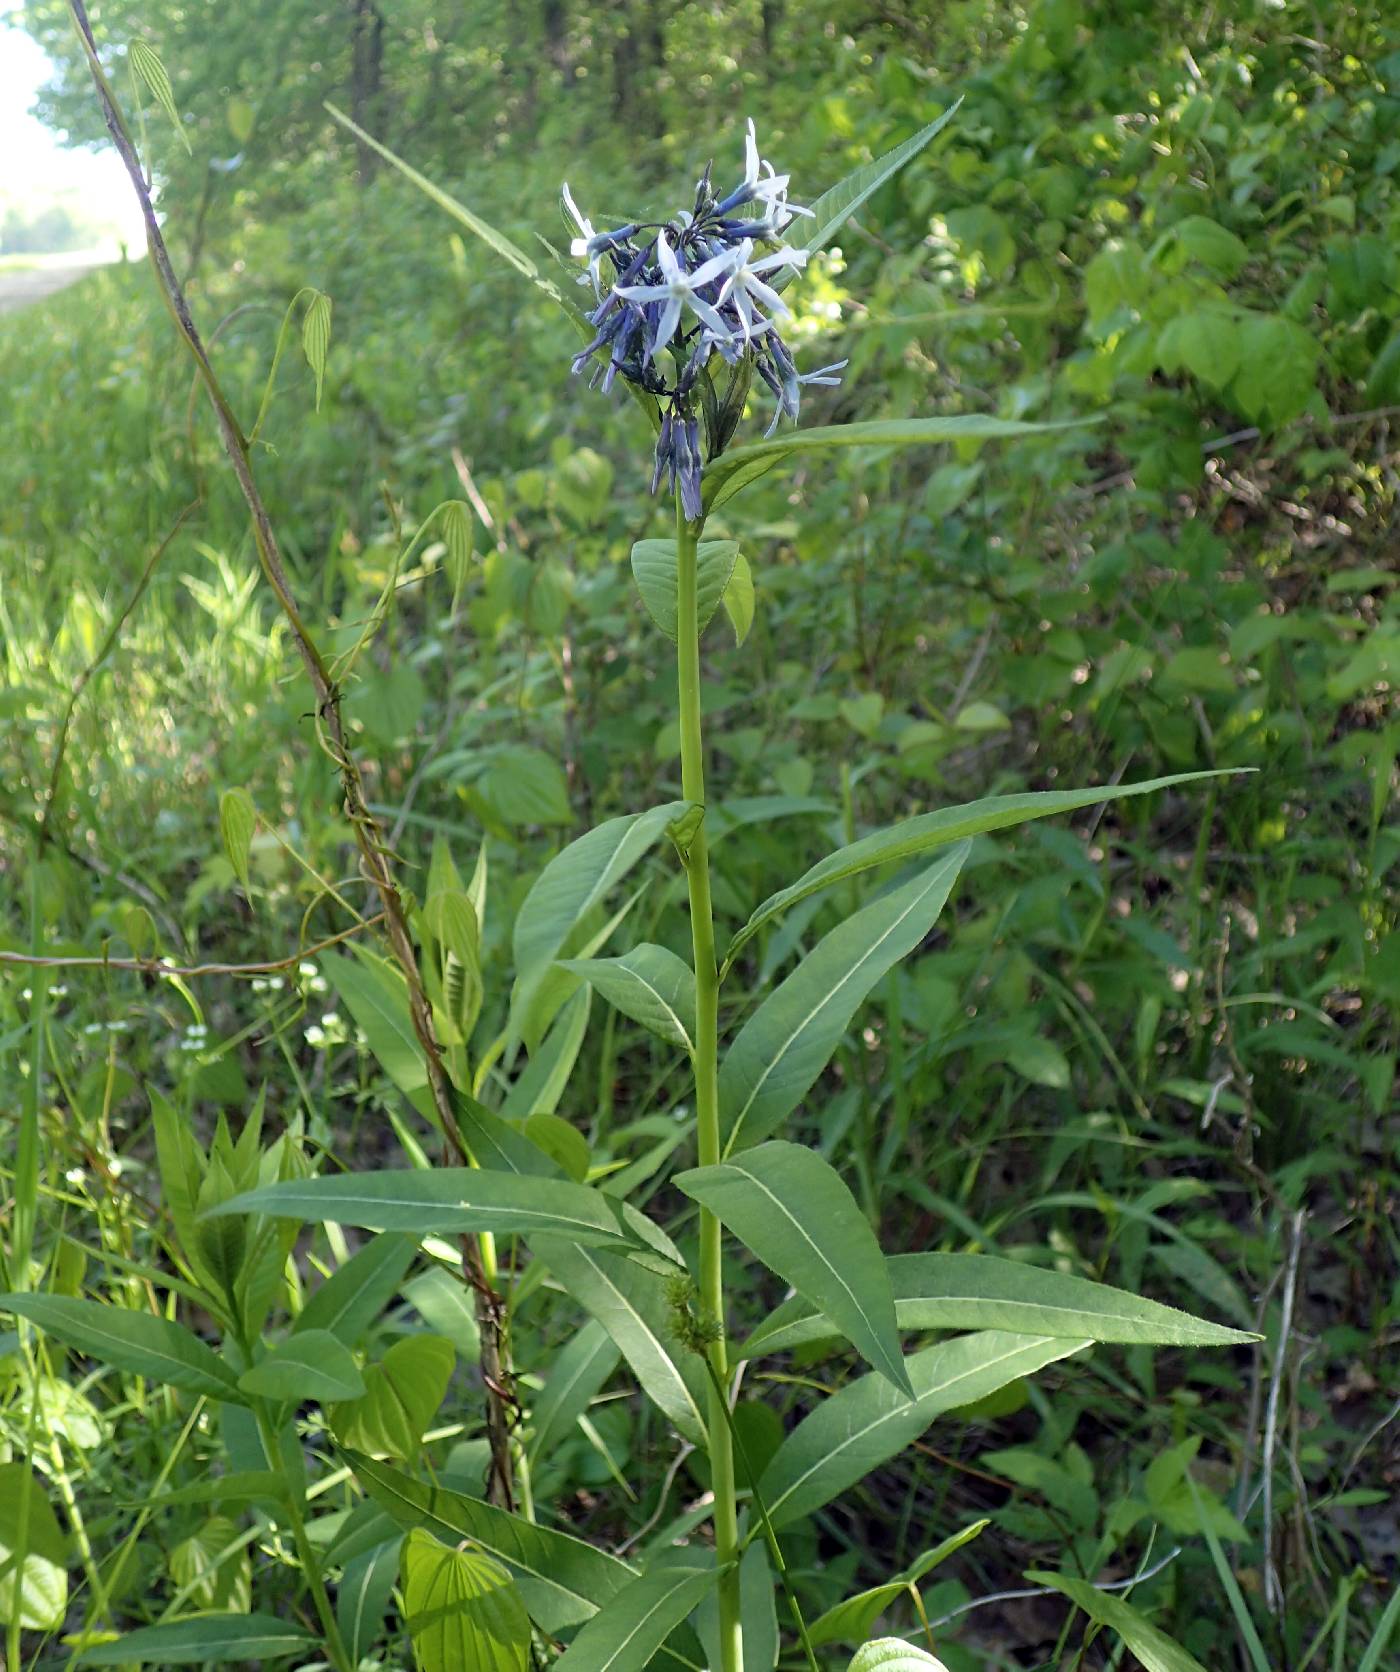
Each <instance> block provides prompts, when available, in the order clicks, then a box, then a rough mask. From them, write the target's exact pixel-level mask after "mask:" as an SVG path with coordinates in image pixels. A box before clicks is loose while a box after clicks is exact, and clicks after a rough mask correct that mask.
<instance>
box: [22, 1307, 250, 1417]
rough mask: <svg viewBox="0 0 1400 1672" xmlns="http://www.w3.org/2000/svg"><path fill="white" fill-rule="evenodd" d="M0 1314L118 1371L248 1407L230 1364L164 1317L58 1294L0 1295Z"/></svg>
mask: <svg viewBox="0 0 1400 1672" xmlns="http://www.w3.org/2000/svg"><path fill="white" fill-rule="evenodd" d="M0 1312H13V1313H16V1314H17V1315H18V1316H19V1317H21V1318H28V1320H29V1321H30V1323H31V1324H33V1325H35V1327H36V1328H38V1329H41V1330H43V1332H44V1334H45V1335H51V1336H53V1338H54V1339H55V1340H56V1341H62V1342H63V1343H64V1344H65V1346H69V1347H76V1348H77V1350H78V1351H79V1352H80V1353H86V1354H87V1355H88V1357H89V1358H95V1359H97V1360H99V1361H100V1362H101V1363H103V1364H110V1365H112V1366H113V1367H114V1368H115V1369H117V1370H125V1371H128V1372H129V1373H130V1374H132V1375H136V1376H148V1377H149V1378H150V1379H151V1380H152V1381H153V1382H165V1383H168V1384H169V1385H170V1386H171V1387H177V1388H184V1389H185V1391H186V1392H187V1393H202V1394H204V1395H205V1397H206V1398H209V1399H227V1400H229V1401H231V1402H232V1403H233V1404H235V1405H243V1404H246V1403H247V1401H246V1399H245V1398H244V1396H243V1394H242V1393H240V1392H239V1388H238V1378H237V1377H236V1376H235V1375H234V1373H233V1371H232V1370H231V1369H230V1368H229V1366H228V1365H227V1364H225V1363H224V1361H223V1360H222V1359H221V1358H220V1357H219V1356H218V1355H217V1354H216V1353H215V1352H213V1351H212V1350H211V1349H210V1348H209V1347H206V1346H205V1344H204V1343H203V1342H202V1341H201V1340H200V1339H199V1337H198V1336H197V1335H193V1334H191V1333H190V1331H189V1330H187V1329H185V1328H184V1326H183V1325H181V1324H177V1323H174V1322H172V1321H171V1320H170V1319H169V1318H157V1317H156V1316H155V1314H154V1313H152V1312H137V1311H135V1310H134V1309H130V1308H127V1307H120V1306H102V1305H99V1304H98V1303H97V1302H96V1301H91V1300H70V1299H68V1298H66V1297H64V1296H60V1295H0Z"/></svg>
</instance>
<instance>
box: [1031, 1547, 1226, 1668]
mask: <svg viewBox="0 0 1400 1672" xmlns="http://www.w3.org/2000/svg"><path fill="white" fill-rule="evenodd" d="M1026 1578H1027V1579H1029V1580H1030V1582H1031V1583H1032V1584H1033V1585H1048V1586H1049V1587H1050V1589H1051V1590H1054V1591H1059V1592H1060V1593H1061V1594H1062V1595H1063V1596H1067V1597H1068V1598H1069V1599H1070V1601H1071V1602H1072V1603H1074V1604H1075V1605H1076V1606H1077V1607H1079V1608H1082V1609H1083V1610H1084V1612H1085V1613H1086V1614H1087V1615H1088V1616H1089V1618H1090V1619H1091V1620H1094V1621H1096V1622H1097V1623H1098V1624H1099V1625H1101V1626H1107V1627H1108V1628H1109V1630H1110V1631H1116V1632H1117V1633H1118V1635H1119V1636H1120V1637H1121V1638H1122V1639H1123V1642H1124V1644H1125V1645H1126V1646H1127V1648H1128V1650H1129V1652H1130V1653H1131V1654H1132V1655H1134V1656H1135V1657H1136V1658H1137V1660H1139V1661H1140V1662H1141V1664H1142V1668H1143V1672H1205V1668H1204V1667H1203V1666H1202V1665H1201V1663H1200V1661H1198V1660H1197V1659H1196V1657H1195V1656H1194V1655H1189V1654H1187V1652H1186V1650H1185V1649H1183V1648H1182V1647H1181V1645H1180V1644H1179V1643H1175V1642H1173V1641H1172V1639H1171V1638H1170V1637H1168V1636H1167V1635H1166V1633H1165V1632H1161V1631H1158V1630H1157V1628H1156V1626H1153V1625H1149V1624H1148V1623H1147V1621H1146V1620H1144V1619H1143V1617H1142V1615H1141V1614H1139V1613H1138V1611H1137V1609H1136V1608H1134V1607H1132V1606H1131V1604H1129V1603H1126V1602H1124V1601H1123V1599H1122V1598H1121V1597H1115V1596H1111V1595H1110V1594H1109V1593H1108V1592H1106V1591H1100V1590H1098V1589H1096V1588H1095V1587H1094V1586H1093V1585H1091V1584H1090V1583H1089V1581H1088V1580H1087V1579H1067V1578H1066V1577H1065V1576H1064V1574H1062V1573H1042V1572H1039V1571H1036V1570H1032V1571H1031V1572H1029V1573H1027V1575H1026Z"/></svg>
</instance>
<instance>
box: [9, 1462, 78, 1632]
mask: <svg viewBox="0 0 1400 1672" xmlns="http://www.w3.org/2000/svg"><path fill="white" fill-rule="evenodd" d="M21 1550H23V1552H24V1561H23V1563H22V1564H21V1563H20V1560H19V1556H20V1551H21ZM70 1559H71V1555H70V1552H69V1549H68V1541H67V1539H65V1538H64V1536H63V1531H62V1529H61V1528H60V1526H59V1524H58V1517H57V1516H56V1515H55V1514H54V1512H53V1509H52V1507H51V1506H50V1504H49V1500H48V1494H47V1492H46V1490H45V1486H44V1482H43V1481H42V1480H41V1479H40V1477H39V1476H38V1475H37V1474H35V1473H34V1472H33V1470H31V1469H30V1467H29V1465H28V1464H27V1463H0V1620H5V1621H10V1620H17V1621H18V1623H19V1625H20V1626H21V1627H23V1628H24V1629H25V1630H28V1631H53V1630H55V1629H56V1628H57V1627H59V1626H61V1625H62V1624H63V1619H64V1615H65V1614H66V1613H67V1611H68V1564H69V1561H70Z"/></svg>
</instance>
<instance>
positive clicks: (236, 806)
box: [219, 789, 258, 895]
mask: <svg viewBox="0 0 1400 1672" xmlns="http://www.w3.org/2000/svg"><path fill="white" fill-rule="evenodd" d="M257 823H258V812H257V808H256V807H254V805H253V798H252V796H251V795H249V794H248V792H247V790H243V789H234V790H225V791H224V793H223V794H222V795H221V796H220V797H219V832H220V834H221V835H222V836H223V839H224V852H225V853H226V854H227V855H228V862H229V864H230V865H232V866H233V874H234V876H236V877H237V878H238V880H239V882H241V883H242V884H243V892H244V894H245V895H247V894H248V893H249V891H250V884H249V874H248V855H249V853H250V852H251V850H252V846H253V831H254V830H255V829H256V828H257Z"/></svg>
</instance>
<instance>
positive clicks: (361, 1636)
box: [335, 1533, 403, 1666]
mask: <svg viewBox="0 0 1400 1672" xmlns="http://www.w3.org/2000/svg"><path fill="white" fill-rule="evenodd" d="M402 1544H403V1535H402V1534H400V1533H396V1534H395V1535H394V1537H393V1538H391V1539H386V1540H385V1541H384V1543H383V1544H377V1545H375V1547H374V1548H373V1549H372V1550H365V1551H362V1552H361V1553H360V1554H359V1555H358V1556H354V1557H352V1558H351V1560H350V1561H348V1562H346V1564H345V1571H344V1573H343V1575H342V1577H341V1581H340V1584H339V1585H338V1586H337V1587H336V1594H335V1618H336V1624H337V1625H338V1626H339V1627H340V1635H341V1636H342V1637H343V1638H344V1639H345V1647H346V1650H347V1651H348V1653H349V1656H350V1661H351V1664H352V1665H354V1666H358V1665H359V1664H360V1662H361V1661H362V1660H363V1659H364V1658H365V1656H366V1655H368V1654H369V1652H370V1649H371V1648H372V1647H373V1645H374V1640H375V1638H376V1637H377V1636H378V1635H379V1631H380V1628H381V1627H382V1626H383V1624H384V1615H385V1613H386V1611H387V1610H388V1607H389V1598H390V1597H391V1596H392V1595H393V1590H394V1581H395V1580H396V1579H397V1578H398V1576H399V1549H400V1546H401V1545H402Z"/></svg>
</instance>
